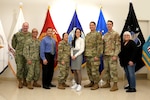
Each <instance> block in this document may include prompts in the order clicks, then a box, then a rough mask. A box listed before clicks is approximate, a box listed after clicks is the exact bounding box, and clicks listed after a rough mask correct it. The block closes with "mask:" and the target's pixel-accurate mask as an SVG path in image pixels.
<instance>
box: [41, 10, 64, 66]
mask: <svg viewBox="0 0 150 100" xmlns="http://www.w3.org/2000/svg"><path fill="white" fill-rule="evenodd" d="M48 27H51V28H53V31H54V35H53V38H54V39H55V40H56V58H57V51H58V43H59V41H60V40H61V38H60V36H59V34H58V32H57V30H56V28H55V26H54V23H53V20H52V18H51V15H50V12H49V7H48V10H47V14H46V19H45V23H44V26H43V29H42V31H41V34H40V36H39V39H40V40H42V39H43V37H45V36H46V29H47V28H48ZM56 66H57V62H56V61H55V65H54V67H56Z"/></svg>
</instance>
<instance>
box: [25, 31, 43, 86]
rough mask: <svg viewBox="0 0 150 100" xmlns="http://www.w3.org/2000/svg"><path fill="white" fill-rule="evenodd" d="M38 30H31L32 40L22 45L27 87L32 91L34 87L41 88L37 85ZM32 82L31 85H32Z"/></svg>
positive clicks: (38, 60)
mask: <svg viewBox="0 0 150 100" xmlns="http://www.w3.org/2000/svg"><path fill="white" fill-rule="evenodd" d="M37 35H38V30H37V29H36V28H33V29H32V38H31V39H28V40H27V41H26V43H25V45H24V49H23V55H24V57H25V58H26V61H27V64H26V65H27V70H28V72H27V77H26V81H27V87H28V88H29V89H33V86H34V87H41V85H40V84H38V83H37V81H38V79H39V77H40V55H39V54H40V41H39V40H38V39H37ZM32 81H34V82H33V85H32V83H31V82H32Z"/></svg>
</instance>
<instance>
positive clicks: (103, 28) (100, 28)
mask: <svg viewBox="0 0 150 100" xmlns="http://www.w3.org/2000/svg"><path fill="white" fill-rule="evenodd" d="M96 31H97V32H100V34H102V35H104V34H105V33H106V32H107V31H108V29H107V25H106V21H105V18H104V16H103V12H102V10H100V14H99V18H98V22H97V27H96ZM100 62H101V63H100V66H99V72H100V73H101V72H102V71H103V69H104V63H103V58H102V56H101V57H100Z"/></svg>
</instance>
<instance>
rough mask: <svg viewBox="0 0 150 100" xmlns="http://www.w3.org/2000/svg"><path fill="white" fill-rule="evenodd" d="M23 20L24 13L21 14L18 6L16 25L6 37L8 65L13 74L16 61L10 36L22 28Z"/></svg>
mask: <svg viewBox="0 0 150 100" xmlns="http://www.w3.org/2000/svg"><path fill="white" fill-rule="evenodd" d="M24 22H25V19H24V15H23V11H22V6H20V9H19V15H18V18H17V22H16V25H15V27H14V30H13V32H12V33H11V34H10V37H9V39H8V47H9V57H8V59H9V66H10V68H11V70H12V72H13V74H14V75H16V71H17V69H16V62H15V57H14V53H15V50H14V49H13V48H12V45H11V44H12V38H13V36H14V34H15V33H17V32H19V31H20V30H21V28H22V24H23V23H24Z"/></svg>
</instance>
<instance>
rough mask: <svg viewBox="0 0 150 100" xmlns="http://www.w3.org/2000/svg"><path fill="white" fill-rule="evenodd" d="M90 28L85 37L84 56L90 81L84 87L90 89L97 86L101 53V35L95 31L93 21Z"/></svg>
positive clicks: (94, 88)
mask: <svg viewBox="0 0 150 100" xmlns="http://www.w3.org/2000/svg"><path fill="white" fill-rule="evenodd" d="M90 30H91V32H90V33H88V34H87V35H86V37H85V57H86V62H87V63H86V68H87V73H88V76H89V80H90V81H91V82H90V83H89V84H87V85H85V86H84V87H85V88H87V87H91V90H96V89H98V88H99V85H98V82H99V80H100V78H99V65H100V55H101V54H102V52H103V51H102V50H103V46H102V35H101V34H100V33H98V32H96V24H95V22H90Z"/></svg>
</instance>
